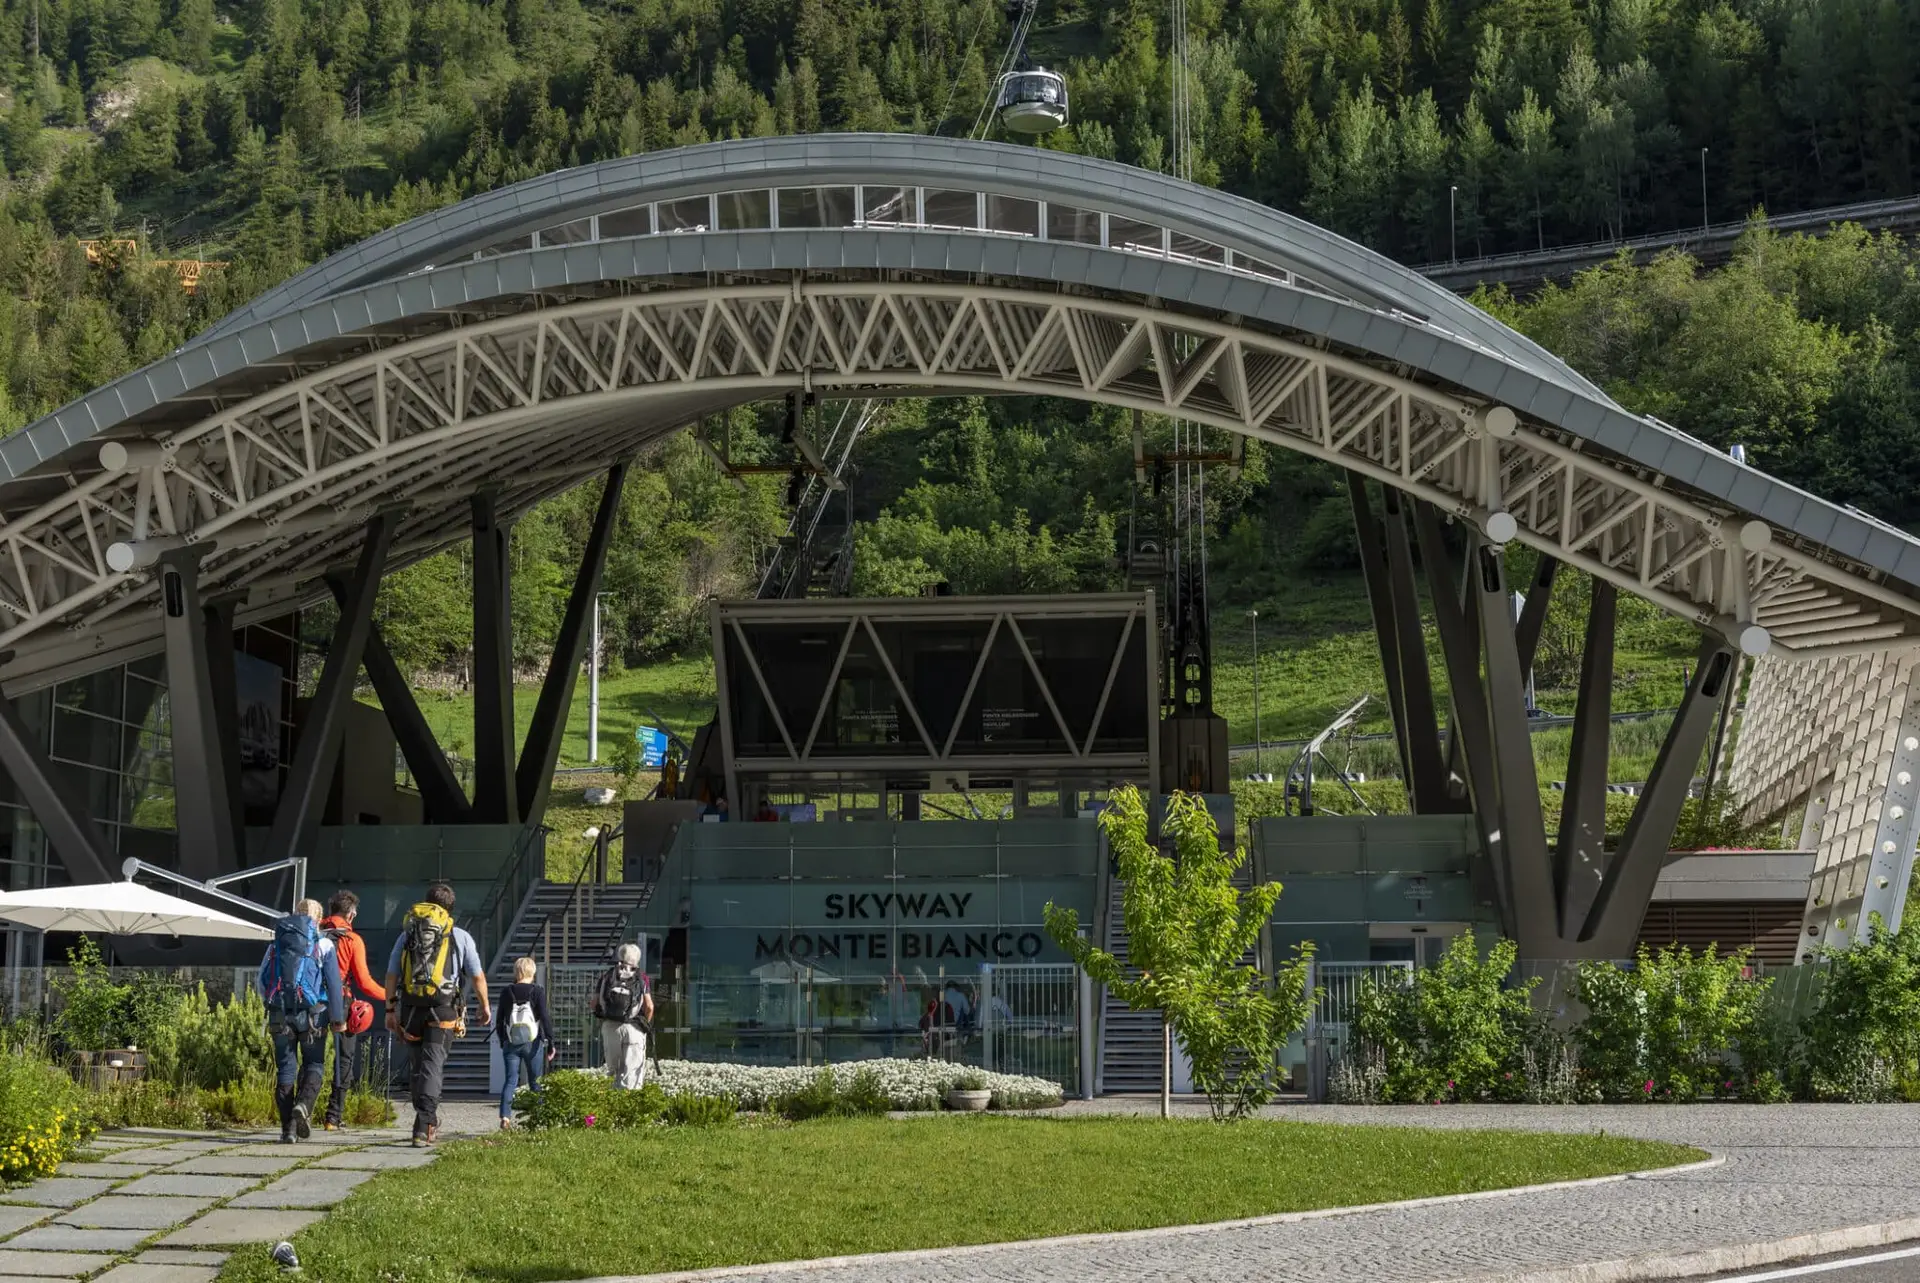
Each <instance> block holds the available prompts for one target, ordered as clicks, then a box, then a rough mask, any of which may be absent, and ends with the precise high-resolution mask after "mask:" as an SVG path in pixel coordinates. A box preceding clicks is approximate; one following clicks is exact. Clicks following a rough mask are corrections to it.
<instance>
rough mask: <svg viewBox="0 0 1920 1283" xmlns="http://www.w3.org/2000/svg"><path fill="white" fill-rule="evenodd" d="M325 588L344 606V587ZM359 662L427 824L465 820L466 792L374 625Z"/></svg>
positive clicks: (332, 582) (338, 583) (468, 810)
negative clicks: (404, 763) (417, 793)
mask: <svg viewBox="0 0 1920 1283" xmlns="http://www.w3.org/2000/svg"><path fill="white" fill-rule="evenodd" d="M328 586H329V587H330V588H332V589H333V596H334V600H335V601H338V602H339V603H340V606H341V608H342V609H343V610H344V609H345V608H346V605H347V585H346V584H344V583H342V582H341V581H340V580H338V579H334V580H330V581H329V583H328ZM360 662H361V664H362V666H363V667H365V668H366V670H367V680H368V681H369V682H370V683H372V685H373V693H374V694H375V695H377V696H379V698H380V707H381V709H382V710H384V711H385V712H386V715H387V725H388V726H390V727H392V728H393V738H394V742H395V743H396V744H398V745H399V746H400V752H401V754H402V755H403V756H405V758H406V759H407V769H408V770H410V771H412V772H413V782H414V785H415V786H416V787H417V788H419V790H420V803H421V808H422V809H423V810H424V811H425V812H426V815H425V819H426V822H427V823H429V824H466V823H469V822H470V821H471V820H472V818H473V808H472V807H470V806H469V805H467V794H466V790H464V789H462V788H461V787H460V781H459V780H457V779H455V778H454V774H453V764H452V763H450V762H449V761H447V755H446V752H445V751H444V750H443V749H442V748H441V747H440V744H439V742H438V741H437V740H435V739H434V737H433V728H432V727H430V726H428V725H427V719H426V717H425V716H424V715H423V714H422V713H421V712H420V704H419V702H418V701H417V700H415V699H414V697H413V690H412V688H411V687H409V686H408V685H407V679H406V676H405V675H404V674H403V673H401V671H400V666H399V665H398V664H396V663H394V660H393V653H392V652H391V651H389V650H388V649H387V643H386V640H385V639H384V638H382V637H381V636H380V629H379V627H378V625H376V626H374V627H373V628H370V629H369V630H368V631H367V647H366V650H365V651H364V652H363V653H362V654H361V656H360Z"/></svg>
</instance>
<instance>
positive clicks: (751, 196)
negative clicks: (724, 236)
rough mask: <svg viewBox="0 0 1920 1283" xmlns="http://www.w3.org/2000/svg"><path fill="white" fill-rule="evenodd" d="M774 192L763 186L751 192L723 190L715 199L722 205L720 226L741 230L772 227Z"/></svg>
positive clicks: (726, 228) (729, 229) (731, 229)
mask: <svg viewBox="0 0 1920 1283" xmlns="http://www.w3.org/2000/svg"><path fill="white" fill-rule="evenodd" d="M772 195H773V193H771V192H769V191H767V190H766V189H765V188H761V189H760V190H758V191H751V192H722V193H721V194H720V195H719V196H718V197H716V198H715V199H716V200H717V202H718V203H719V206H720V227H721V229H722V230H724V231H729V232H733V231H739V230H741V229H743V228H749V227H772V226H773V216H772V214H771V213H770V212H769V211H770V210H771V208H772V204H771V201H770V199H769V198H770V197H771V196H772Z"/></svg>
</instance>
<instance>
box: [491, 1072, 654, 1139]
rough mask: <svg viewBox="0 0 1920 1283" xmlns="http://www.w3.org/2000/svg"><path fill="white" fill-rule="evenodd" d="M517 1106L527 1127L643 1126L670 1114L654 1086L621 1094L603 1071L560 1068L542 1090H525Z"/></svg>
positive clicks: (543, 1080) (617, 1127) (533, 1128)
mask: <svg viewBox="0 0 1920 1283" xmlns="http://www.w3.org/2000/svg"><path fill="white" fill-rule="evenodd" d="M513 1103H514V1106H515V1107H516V1108H517V1109H518V1110H519V1111H520V1113H521V1115H522V1116H523V1118H524V1119H525V1120H526V1125H527V1126H528V1128H530V1129H532V1130H534V1131H544V1130H546V1129H548V1128H556V1127H593V1128H611V1129H613V1130H616V1131H622V1130H626V1129H628V1128H632V1127H644V1126H646V1125H647V1124H649V1123H654V1122H658V1121H660V1120H661V1119H662V1118H663V1117H664V1116H665V1115H666V1113H667V1103H668V1102H667V1094H666V1093H665V1092H663V1091H661V1090H660V1088H659V1087H658V1086H656V1085H654V1084H653V1083H648V1084H647V1085H646V1086H645V1087H642V1088H641V1089H640V1090H639V1091H622V1090H621V1089H620V1088H618V1087H616V1086H614V1085H613V1082H612V1080H611V1079H609V1078H608V1077H607V1075H606V1073H605V1072H604V1071H594V1070H578V1069H559V1070H555V1071H554V1072H553V1073H550V1074H548V1075H547V1076H546V1077H545V1078H543V1079H542V1080H541V1083H540V1090H538V1091H533V1090H531V1089H528V1088H522V1089H521V1090H520V1092H519V1094H518V1095H516V1096H515V1097H514V1098H513Z"/></svg>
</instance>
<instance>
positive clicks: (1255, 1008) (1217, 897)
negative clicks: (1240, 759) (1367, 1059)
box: [1046, 787, 1311, 1119]
mask: <svg viewBox="0 0 1920 1283" xmlns="http://www.w3.org/2000/svg"><path fill="white" fill-rule="evenodd" d="M1100 823H1101V826H1102V827H1103V828H1105V829H1106V832H1107V842H1108V845H1109V846H1110V847H1111V848H1112V850H1113V854H1114V858H1115V860H1116V861H1117V863H1118V864H1119V872H1120V878H1121V880H1122V883H1123V888H1122V891H1121V906H1122V911H1123V912H1124V913H1125V915H1126V923H1127V950H1128V954H1129V958H1128V963H1127V964H1122V963H1121V961H1120V960H1119V959H1118V958H1116V957H1114V956H1113V955H1112V954H1111V953H1108V952H1106V951H1105V950H1103V949H1096V948H1095V947H1094V946H1093V945H1092V943H1091V942H1089V941H1088V940H1087V939H1086V938H1085V937H1084V936H1082V935H1081V934H1080V916H1079V914H1077V913H1075V912H1074V911H1073V910H1072V909H1063V908H1061V907H1060V906H1058V905H1055V904H1048V905H1047V907H1046V921H1047V933H1048V934H1049V935H1051V936H1052V937H1053V938H1054V940H1055V941H1056V942H1057V943H1058V944H1059V945H1060V947H1061V948H1062V949H1064V950H1066V952H1067V954H1068V956H1070V957H1071V958H1072V959H1073V961H1074V963H1075V964H1076V965H1077V966H1079V967H1080V969H1081V970H1083V971H1085V972H1086V973H1087V975H1088V976H1090V977H1091V978H1092V979H1093V981H1094V982H1095V983H1096V984H1100V985H1104V986H1105V987H1106V989H1107V991H1108V992H1109V993H1111V994H1113V995H1114V996H1115V997H1117V998H1119V999H1120V1000H1121V1001H1122V1002H1124V1003H1126V1004H1127V1006H1129V1007H1130V1008H1132V1009H1133V1010H1135V1011H1158V1012H1160V1020H1161V1037H1162V1049H1163V1050H1162V1055H1163V1060H1162V1064H1161V1079H1160V1114H1161V1116H1162V1117H1166V1116H1167V1115H1169V1114H1170V1113H1171V1112H1172V1100H1171V1096H1170V1094H1169V1093H1170V1092H1171V1076H1172V1075H1171V1070H1172V1064H1171V1062H1172V1055H1173V1037H1174V1035H1175V1034H1178V1035H1179V1037H1180V1042H1181V1044H1182V1045H1183V1046H1184V1047H1185V1048H1186V1049H1187V1055H1188V1057H1189V1058H1190V1059H1191V1061H1192V1063H1193V1081H1194V1085H1195V1086H1197V1087H1198V1088H1200V1090H1201V1091H1202V1092H1204V1093H1206V1096H1207V1102H1208V1104H1209V1105H1210V1106H1211V1107H1212V1109H1213V1116H1214V1117H1215V1118H1216V1119H1227V1118H1239V1117H1243V1116H1244V1115H1246V1114H1248V1113H1250V1112H1251V1111H1253V1110H1255V1109H1258V1108H1259V1107H1260V1106H1261V1105H1263V1104H1265V1103H1266V1102H1267V1100H1268V1099H1270V1098H1271V1096H1272V1094H1273V1087H1272V1081H1271V1075H1272V1071H1273V1062H1274V1055H1275V1053H1276V1051H1277V1050H1278V1048H1279V1046H1280V1044H1281V1043H1282V1042H1284V1041H1285V1039H1286V1037H1287V1035H1288V1034H1290V1033H1292V1032H1293V1031H1294V1030H1296V1029H1299V1028H1300V1027H1301V1026H1302V1025H1304V1024H1305V1023H1306V1020H1307V1012H1308V1007H1309V1003H1310V1002H1311V996H1310V995H1309V994H1308V993H1307V992H1306V978H1307V962H1308V959H1309V957H1310V953H1308V952H1306V951H1302V952H1301V953H1299V954H1297V955H1296V956H1295V957H1294V959H1293V960H1292V961H1291V962H1289V963H1288V964H1287V965H1286V966H1284V967H1281V968H1280V969H1279V970H1278V971H1276V972H1275V973H1274V974H1273V975H1265V974H1263V973H1262V972H1261V971H1260V968H1259V967H1258V965H1256V964H1252V963H1249V962H1248V961H1246V959H1247V957H1248V955H1250V954H1251V953H1253V951H1254V947H1255V945H1256V943H1257V942H1258V940H1259V938H1260V928H1261V927H1262V926H1264V925H1266V922H1267V919H1268V918H1270V917H1271V916H1272V914H1273V905H1274V902H1275V901H1276V900H1278V899H1279V898H1280V884H1279V883H1278V882H1268V883H1266V884H1264V885H1262V886H1257V887H1253V888H1251V889H1249V890H1246V891H1239V890H1236V889H1235V888H1234V886H1233V882H1232V879H1233V873H1234V870H1236V869H1238V868H1239V867H1240V864H1241V862H1242V861H1244V860H1245V859H1246V858H1247V853H1246V851H1245V850H1244V849H1240V848H1235V849H1233V850H1231V851H1223V850H1221V849H1220V835H1219V831H1218V830H1217V829H1216V828H1215V827H1214V823H1213V817H1212V815H1210V814H1208V812H1207V806H1206V800H1205V799H1204V798H1201V797H1197V796H1192V795H1188V794H1184V793H1174V794H1172V795H1171V796H1170V797H1168V798H1167V804H1166V818H1165V820H1164V822H1163V823H1162V825H1161V830H1162V833H1163V834H1164V835H1165V836H1166V837H1167V838H1168V839H1170V840H1171V843H1172V846H1173V854H1172V855H1171V856H1169V855H1167V854H1165V853H1163V852H1162V851H1160V850H1159V849H1158V848H1157V847H1156V846H1155V844H1154V842H1153V841H1152V839H1151V838H1149V836H1148V833H1147V808H1146V803H1145V801H1144V800H1143V799H1142V798H1141V796H1140V793H1139V791H1138V790H1137V789H1134V788H1132V787H1128V788H1124V789H1122V790H1120V791H1119V792H1118V793H1116V794H1115V795H1114V797H1113V800H1112V802H1111V803H1110V804H1109V805H1108V807H1107V810H1106V812H1105V813H1104V814H1102V815H1101V817H1100ZM1133 968H1138V969H1139V974H1138V975H1137V976H1136V975H1132V974H1130V972H1131V970H1132V969H1133Z"/></svg>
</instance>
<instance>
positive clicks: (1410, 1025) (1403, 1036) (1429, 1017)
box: [1353, 935, 1538, 1104]
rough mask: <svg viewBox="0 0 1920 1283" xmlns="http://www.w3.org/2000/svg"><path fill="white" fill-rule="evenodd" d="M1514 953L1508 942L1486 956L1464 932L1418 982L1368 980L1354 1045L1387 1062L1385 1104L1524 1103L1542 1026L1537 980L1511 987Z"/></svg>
mask: <svg viewBox="0 0 1920 1283" xmlns="http://www.w3.org/2000/svg"><path fill="white" fill-rule="evenodd" d="M1515 952H1516V950H1515V947H1514V945H1513V942H1512V941H1509V940H1502V941H1499V942H1498V943H1497V944H1495V945H1494V946H1493V947H1492V948H1491V949H1489V950H1488V951H1487V956H1486V957H1485V959H1482V958H1481V957H1480V953H1479V950H1478V949H1477V948H1476V947H1475V946H1474V942H1473V937H1472V936H1470V935H1460V936H1455V937H1454V938H1453V940H1452V942H1451V943H1449V944H1448V945H1447V951H1446V953H1445V954H1444V955H1443V956H1442V957H1441V960H1440V963H1439V965H1438V966H1435V967H1430V968H1428V969H1427V970H1425V971H1422V972H1420V973H1419V974H1418V975H1416V976H1415V977H1414V982H1413V983H1412V984H1397V983H1389V984H1377V983H1375V982H1374V981H1373V980H1372V979H1371V978H1369V979H1368V981H1367V982H1366V984H1365V985H1364V986H1363V987H1362V989H1361V991H1360V997H1359V1000H1358V1002H1357V1003H1356V1005H1355V1010H1354V1016H1353V1042H1354V1043H1355V1044H1356V1045H1357V1046H1358V1047H1360V1048H1364V1049H1366V1050H1365V1053H1364V1054H1365V1055H1368V1056H1377V1057H1378V1058H1379V1060H1380V1061H1381V1062H1383V1064H1384V1070H1385V1072H1384V1076H1383V1078H1382V1079H1381V1081H1380V1083H1379V1085H1378V1088H1377V1090H1378V1093H1379V1098H1380V1099H1381V1100H1383V1101H1385V1102H1386V1103H1389V1104H1428V1103H1433V1104H1438V1103H1440V1102H1441V1101H1456V1100H1460V1101H1476V1100H1517V1099H1521V1098H1523V1096H1524V1090H1525V1076H1524V1061H1523V1059H1522V1055H1521V1053H1522V1050H1523V1049H1524V1048H1525V1047H1526V1046H1527V1045H1528V1043H1529V1042H1530V1040H1531V1039H1532V1038H1533V1037H1534V1034H1535V1027H1536V1024H1537V1021H1536V1020H1535V1017H1534V1014H1533V1009H1532V1003H1531V1000H1530V998H1529V997H1528V995H1529V994H1530V993H1531V992H1532V989H1533V986H1534V985H1535V984H1537V983H1538V981H1537V980H1535V981H1529V982H1528V983H1527V984H1526V985H1524V986H1515V987H1509V986H1507V985H1506V983H1505V981H1506V978H1507V973H1508V972H1510V971H1512V970H1513V960H1514V956H1515Z"/></svg>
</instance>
